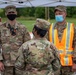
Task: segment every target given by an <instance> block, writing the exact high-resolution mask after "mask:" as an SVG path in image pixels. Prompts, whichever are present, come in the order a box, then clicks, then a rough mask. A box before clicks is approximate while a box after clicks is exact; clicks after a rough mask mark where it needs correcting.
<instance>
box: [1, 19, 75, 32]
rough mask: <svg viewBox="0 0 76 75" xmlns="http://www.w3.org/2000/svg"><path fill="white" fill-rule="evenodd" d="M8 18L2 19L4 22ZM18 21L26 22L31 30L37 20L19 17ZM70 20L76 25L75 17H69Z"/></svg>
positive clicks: (51, 21)
mask: <svg viewBox="0 0 76 75" xmlns="http://www.w3.org/2000/svg"><path fill="white" fill-rule="evenodd" d="M5 20H6V19H2V21H3V22H4V21H5ZM17 21H19V22H20V23H22V24H24V25H25V26H26V28H27V29H28V30H29V31H30V32H31V31H32V28H33V26H34V23H35V20H25V19H20V18H19V19H17ZM67 21H68V22H73V23H74V24H75V25H76V19H75V18H67ZM53 22H55V20H53V19H52V20H50V23H53Z"/></svg>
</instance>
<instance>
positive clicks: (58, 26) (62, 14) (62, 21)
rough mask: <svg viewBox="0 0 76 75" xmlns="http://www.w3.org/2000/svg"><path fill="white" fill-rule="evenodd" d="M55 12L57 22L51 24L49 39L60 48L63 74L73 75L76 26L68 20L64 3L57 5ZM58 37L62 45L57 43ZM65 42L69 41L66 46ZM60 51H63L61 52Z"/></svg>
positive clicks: (75, 61)
mask: <svg viewBox="0 0 76 75" xmlns="http://www.w3.org/2000/svg"><path fill="white" fill-rule="evenodd" d="M54 12H55V19H56V23H52V24H51V25H50V29H49V40H50V42H53V43H54V44H55V46H56V47H57V48H58V50H59V53H60V60H61V65H62V67H61V75H72V74H73V71H76V28H75V26H74V24H73V23H69V22H66V15H67V12H66V7H65V6H63V5H58V6H56V7H55V11H54ZM56 30H57V34H56ZM66 30H67V32H66V33H68V34H66V33H65V31H66ZM54 32H55V33H54ZM69 34H70V35H71V36H70V35H69ZM56 35H58V36H56ZM66 35H68V36H67V37H68V38H66ZM69 36H70V37H69ZM51 38H52V39H51ZM63 38H66V41H65V40H63ZM56 39H58V40H59V43H60V45H58V44H56V41H57V40H56ZM69 41H70V42H69ZM57 42H58V41H57ZM64 42H66V43H67V44H66V45H65V46H64ZM64 47H65V48H64ZM71 47H72V48H71ZM62 48H64V49H62ZM60 51H63V52H62V53H61V52H60ZM73 53H74V54H73ZM63 57H64V58H63ZM69 57H71V58H69ZM64 62H65V63H64Z"/></svg>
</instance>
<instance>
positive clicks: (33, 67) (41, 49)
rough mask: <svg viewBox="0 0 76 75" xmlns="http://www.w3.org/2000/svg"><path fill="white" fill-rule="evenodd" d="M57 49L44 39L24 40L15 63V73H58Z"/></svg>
mask: <svg viewBox="0 0 76 75" xmlns="http://www.w3.org/2000/svg"><path fill="white" fill-rule="evenodd" d="M60 66H61V65H60V59H59V56H58V50H57V49H56V48H55V46H54V45H53V44H52V43H50V42H49V41H47V40H46V39H34V40H30V41H28V42H25V43H24V44H23V45H22V46H21V47H20V49H19V56H18V58H17V60H16V63H15V69H16V75H59V73H60V72H59V71H60Z"/></svg>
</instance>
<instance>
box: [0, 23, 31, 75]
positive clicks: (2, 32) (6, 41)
mask: <svg viewBox="0 0 76 75" xmlns="http://www.w3.org/2000/svg"><path fill="white" fill-rule="evenodd" d="M9 26H10V25H9V24H8V22H7V23H4V24H2V25H1V26H0V45H1V46H2V50H0V60H3V63H4V65H5V67H6V66H7V67H10V66H14V63H15V60H16V58H17V54H18V49H19V47H20V46H21V45H22V44H23V43H24V42H26V41H28V40H29V39H30V35H29V32H28V31H27V29H26V28H25V26H24V25H21V24H20V23H18V22H16V23H15V25H14V26H11V28H10V27H9ZM5 70H6V69H5ZM5 75H6V74H5ZM7 75H8V74H7ZM10 75H11V74H10Z"/></svg>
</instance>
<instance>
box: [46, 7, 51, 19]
mask: <svg viewBox="0 0 76 75" xmlns="http://www.w3.org/2000/svg"><path fill="white" fill-rule="evenodd" d="M45 19H46V20H49V19H50V17H49V7H45Z"/></svg>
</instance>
